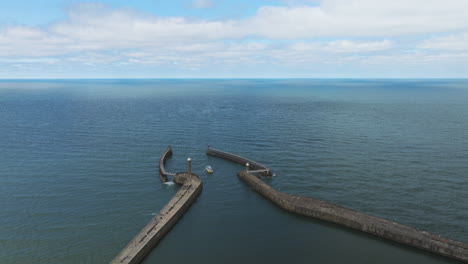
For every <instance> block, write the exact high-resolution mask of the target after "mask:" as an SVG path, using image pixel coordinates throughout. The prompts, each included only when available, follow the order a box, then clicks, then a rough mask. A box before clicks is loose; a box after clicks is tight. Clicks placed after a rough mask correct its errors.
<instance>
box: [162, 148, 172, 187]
mask: <svg viewBox="0 0 468 264" xmlns="http://www.w3.org/2000/svg"><path fill="white" fill-rule="evenodd" d="M170 156H172V148H171V146H168V147H167V149H166V150H165V151H164V152H163V154H161V157H160V158H159V177H160V178H161V181H162V182H163V183H164V182H167V181H168V178H167V175H170V173H169V172H167V171H166V168H165V167H164V166H165V165H166V159H167V158H169V157H170Z"/></svg>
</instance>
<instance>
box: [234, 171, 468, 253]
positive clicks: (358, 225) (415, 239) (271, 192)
mask: <svg viewBox="0 0 468 264" xmlns="http://www.w3.org/2000/svg"><path fill="white" fill-rule="evenodd" d="M237 175H238V176H239V178H241V179H242V180H243V181H245V182H246V183H247V184H248V185H250V186H251V187H252V188H253V189H254V190H256V191H257V192H259V193H260V194H262V195H263V196H265V197H266V198H268V199H269V200H271V201H272V202H273V203H275V204H276V205H278V206H279V207H281V208H283V209H285V210H286V211H289V212H292V213H296V214H300V215H304V216H310V217H313V218H317V219H321V220H325V221H328V222H332V223H335V224H339V225H343V226H346V227H350V228H353V229H356V230H359V231H363V232H366V233H369V234H373V235H376V236H379V237H383V238H386V239H390V240H393V241H396V242H400V243H403V244H406V245H409V246H413V247H417V248H420V249H425V250H428V251H431V252H433V253H436V254H440V255H443V256H447V257H451V258H454V259H458V260H462V261H465V262H468V245H467V244H465V243H462V242H458V241H454V240H450V239H447V238H443V237H440V236H437V235H434V234H431V233H428V232H424V231H420V230H417V229H415V228H412V227H409V226H405V225H402V224H399V223H395V222H391V221H388V220H385V219H382V218H379V217H375V216H371V215H367V214H364V213H361V212H358V211H355V210H352V209H348V208H345V207H341V206H338V205H335V204H332V203H329V202H326V201H322V200H318V199H314V198H309V197H304V196H298V195H290V194H286V193H283V192H280V191H277V190H275V189H273V188H272V187H270V186H269V185H267V184H266V183H264V182H263V181H262V180H260V179H259V178H257V177H256V176H254V175H253V174H250V173H248V172H246V171H240V172H238V174H237Z"/></svg>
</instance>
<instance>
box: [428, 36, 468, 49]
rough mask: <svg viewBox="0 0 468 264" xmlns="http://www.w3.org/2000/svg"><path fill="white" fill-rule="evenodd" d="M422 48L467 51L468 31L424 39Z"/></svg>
mask: <svg viewBox="0 0 468 264" xmlns="http://www.w3.org/2000/svg"><path fill="white" fill-rule="evenodd" d="M419 47H420V48H422V49H436V50H453V51H468V32H466V33H461V34H456V35H449V36H444V37H436V38H430V39H427V40H425V41H424V42H423V43H422V44H421V45H420V46H419Z"/></svg>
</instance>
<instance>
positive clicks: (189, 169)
mask: <svg viewBox="0 0 468 264" xmlns="http://www.w3.org/2000/svg"><path fill="white" fill-rule="evenodd" d="M187 166H188V170H187V172H188V175H189V177H192V158H190V157H189V158H188V159H187Z"/></svg>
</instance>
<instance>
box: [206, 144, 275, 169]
mask: <svg viewBox="0 0 468 264" xmlns="http://www.w3.org/2000/svg"><path fill="white" fill-rule="evenodd" d="M206 154H207V155H211V156H214V157H219V158H223V159H227V160H230V161H233V162H236V163H239V164H241V165H243V166H245V164H246V163H249V165H250V166H249V168H251V169H253V170H264V171H263V172H260V173H261V174H263V175H264V176H271V175H272V173H271V169H270V168H268V167H266V166H263V165H262V164H260V163H258V162H256V161H253V160H250V159H247V158H244V157H242V156H239V155H236V154H232V153H229V152H224V151H221V150H217V149H213V148H208V150H207V151H206Z"/></svg>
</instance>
